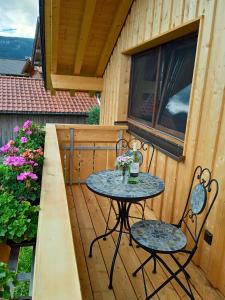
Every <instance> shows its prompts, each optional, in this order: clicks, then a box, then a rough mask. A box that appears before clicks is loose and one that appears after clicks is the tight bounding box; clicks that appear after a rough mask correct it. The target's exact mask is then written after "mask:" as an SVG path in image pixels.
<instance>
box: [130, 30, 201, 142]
mask: <svg viewBox="0 0 225 300" xmlns="http://www.w3.org/2000/svg"><path fill="white" fill-rule="evenodd" d="M196 45H197V34H192V35H189V36H186V37H184V38H182V39H178V40H174V41H172V42H169V43H166V44H163V45H161V46H159V47H156V48H154V49H151V50H149V51H147V52H145V53H142V54H141V55H140V54H139V55H136V56H134V57H133V59H132V74H131V92H130V99H129V117H131V118H134V119H138V120H139V121H140V122H145V123H146V122H147V123H148V124H149V126H152V127H156V128H157V129H160V130H162V131H164V132H167V133H170V134H172V135H174V136H176V137H179V138H183V137H184V133H185V128H186V122H187V114H188V107H189V98H190V92H191V83H192V76H193V68H194V61H195V52H196Z"/></svg>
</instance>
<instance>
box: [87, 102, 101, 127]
mask: <svg viewBox="0 0 225 300" xmlns="http://www.w3.org/2000/svg"><path fill="white" fill-rule="evenodd" d="M99 118H100V106H94V107H93V108H92V109H91V110H90V111H89V112H88V124H91V125H92V124H99Z"/></svg>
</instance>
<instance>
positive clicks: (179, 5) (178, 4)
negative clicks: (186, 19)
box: [171, 0, 184, 27]
mask: <svg viewBox="0 0 225 300" xmlns="http://www.w3.org/2000/svg"><path fill="white" fill-rule="evenodd" d="M172 9H173V13H172V20H171V26H172V27H176V26H177V25H180V24H181V22H182V21H183V15H184V0H173V8H172Z"/></svg>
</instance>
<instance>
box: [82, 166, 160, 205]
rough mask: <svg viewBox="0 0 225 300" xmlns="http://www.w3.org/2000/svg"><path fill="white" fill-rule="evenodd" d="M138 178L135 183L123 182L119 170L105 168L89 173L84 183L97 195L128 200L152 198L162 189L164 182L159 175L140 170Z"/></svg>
mask: <svg viewBox="0 0 225 300" xmlns="http://www.w3.org/2000/svg"><path fill="white" fill-rule="evenodd" d="M138 179H139V182H138V183H136V184H130V183H124V182H123V181H122V180H121V172H120V171H118V170H105V171H100V172H97V173H93V174H91V175H90V176H89V177H88V178H87V179H86V184H87V187H88V188H89V189H90V190H92V191H93V192H95V193H97V194H99V195H102V196H105V197H108V198H111V199H115V200H126V201H127V200H128V201H130V202H136V201H139V200H143V199H147V198H152V197H155V196H157V195H159V194H161V193H162V192H163V191H164V188H165V185H164V182H163V180H162V179H160V178H159V177H156V176H153V175H151V174H149V173H142V172H140V173H139V175H138Z"/></svg>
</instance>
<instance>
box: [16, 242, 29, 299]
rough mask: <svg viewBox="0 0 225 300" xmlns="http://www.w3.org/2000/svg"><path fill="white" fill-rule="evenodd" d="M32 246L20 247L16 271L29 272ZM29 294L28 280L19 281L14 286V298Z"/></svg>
mask: <svg viewBox="0 0 225 300" xmlns="http://www.w3.org/2000/svg"><path fill="white" fill-rule="evenodd" d="M32 253H33V249H32V247H22V248H20V255H19V263H18V268H17V273H18V274H19V273H29V272H30V271H31V264H32ZM28 294H29V282H26V281H22V282H21V281H20V282H19V283H18V285H17V286H16V288H15V292H14V295H15V298H19V297H22V296H26V295H28Z"/></svg>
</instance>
